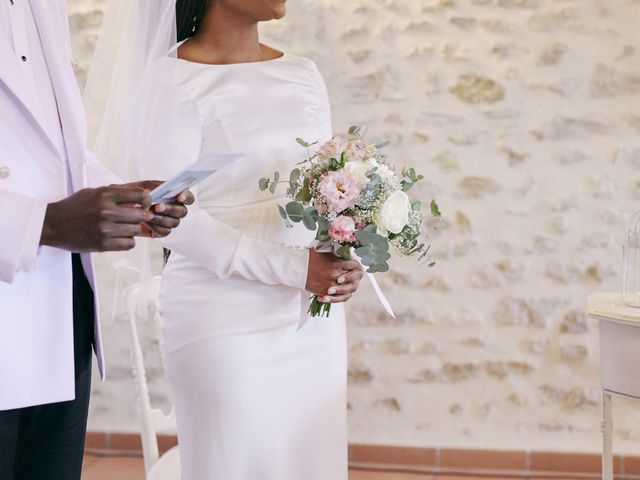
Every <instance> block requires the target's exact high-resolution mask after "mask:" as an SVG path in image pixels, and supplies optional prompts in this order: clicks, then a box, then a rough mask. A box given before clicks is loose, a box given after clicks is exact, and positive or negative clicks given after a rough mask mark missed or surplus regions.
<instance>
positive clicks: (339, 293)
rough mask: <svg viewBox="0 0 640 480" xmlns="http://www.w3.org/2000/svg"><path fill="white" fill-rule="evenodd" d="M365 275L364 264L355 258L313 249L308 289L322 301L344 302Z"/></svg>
mask: <svg viewBox="0 0 640 480" xmlns="http://www.w3.org/2000/svg"><path fill="white" fill-rule="evenodd" d="M363 275H364V272H363V270H362V266H361V265H360V263H358V262H356V261H355V260H342V259H340V258H338V257H336V256H335V255H334V254H333V253H320V252H316V251H315V250H311V252H310V254H309V270H308V273H307V286H306V289H307V290H308V291H309V292H311V293H313V294H315V295H317V296H318V299H319V300H320V301H321V302H325V303H329V302H330V303H342V302H346V301H347V300H349V299H350V298H351V296H352V295H353V294H354V293H355V291H356V290H357V289H358V285H359V284H360V280H361V279H362V276H363Z"/></svg>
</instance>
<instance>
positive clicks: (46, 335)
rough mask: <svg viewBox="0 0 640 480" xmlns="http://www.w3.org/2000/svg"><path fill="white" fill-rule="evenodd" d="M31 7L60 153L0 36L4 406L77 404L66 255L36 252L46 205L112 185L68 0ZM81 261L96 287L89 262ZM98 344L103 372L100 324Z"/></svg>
mask: <svg viewBox="0 0 640 480" xmlns="http://www.w3.org/2000/svg"><path fill="white" fill-rule="evenodd" d="M30 2H31V5H32V9H33V13H34V17H35V19H36V24H37V28H38V33H39V35H40V38H41V40H42V44H43V50H44V56H45V58H46V63H47V67H48V69H49V71H50V75H51V81H52V83H53V88H54V92H55V96H56V101H57V103H58V110H59V114H60V120H61V124H62V131H63V135H64V145H65V149H66V155H65V154H64V152H60V151H59V148H57V147H56V145H55V142H54V141H53V140H52V138H53V135H52V132H49V131H47V128H46V126H45V124H44V122H42V121H41V119H39V118H38V114H37V111H38V109H37V103H36V95H35V94H34V92H33V90H32V86H31V83H30V82H29V81H27V78H26V76H25V73H24V72H23V70H22V68H21V61H20V58H19V57H18V56H17V55H16V53H15V52H14V50H13V48H12V46H11V45H8V44H7V42H6V41H5V40H3V39H0V410H9V409H14V408H20V407H27V406H32V405H39V404H45V403H52V402H59V401H65V400H71V399H73V398H74V362H73V311H72V272H71V255H70V254H69V253H68V252H65V251H62V250H58V249H54V248H48V247H40V246H39V239H40V234H41V231H42V224H43V219H44V214H45V210H46V205H47V203H49V202H52V201H57V200H60V199H62V198H64V197H66V196H67V195H68V192H69V191H78V190H80V189H82V188H85V187H88V186H99V185H105V184H108V183H113V182H115V181H117V179H116V178H115V177H114V176H113V175H112V174H111V173H110V172H108V171H107V170H106V169H105V168H104V167H102V166H101V165H100V164H99V162H98V161H97V160H96V159H95V158H94V157H93V156H92V155H91V154H90V153H89V152H87V150H86V131H85V130H86V127H85V116H84V111H83V105H82V99H81V96H80V92H79V90H78V86H77V83H76V79H75V76H74V70H73V58H72V55H71V48H70V40H69V29H68V21H67V14H66V7H65V0H30ZM67 159H68V167H67ZM69 171H70V174H69ZM68 178H70V179H71V185H70V186H69V185H68ZM82 261H83V265H84V268H85V272H86V274H87V277H88V278H89V281H90V282H91V283H92V284H94V275H93V263H92V260H91V256H90V255H83V256H82ZM94 287H95V285H94ZM94 290H95V288H94ZM96 306H97V302H96ZM95 339H96V342H95V344H96V353H97V357H98V365H99V367H100V371H101V373H102V374H103V375H104V357H103V354H102V345H101V342H100V327H99V321H98V320H97V319H96V329H95Z"/></svg>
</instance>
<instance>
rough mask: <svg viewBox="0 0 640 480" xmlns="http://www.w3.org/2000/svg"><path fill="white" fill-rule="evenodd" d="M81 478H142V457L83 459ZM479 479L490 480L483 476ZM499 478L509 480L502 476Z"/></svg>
mask: <svg viewBox="0 0 640 480" xmlns="http://www.w3.org/2000/svg"><path fill="white" fill-rule="evenodd" d="M427 479H428V480H480V479H474V478H473V477H455V476H445V475H442V476H433V475H428V474H425V475H418V474H412V473H387V472H369V471H363V470H354V471H351V472H350V473H349V480H427ZM82 480H144V467H143V465H142V459H141V458H138V457H96V456H92V455H87V456H86V457H85V459H84V469H83V473H82ZM481 480H492V479H490V478H487V477H483V478H482V479H481ZM500 480H509V479H505V478H504V477H503V478H501V479H500Z"/></svg>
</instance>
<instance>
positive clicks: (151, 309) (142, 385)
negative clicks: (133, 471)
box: [124, 277, 176, 472]
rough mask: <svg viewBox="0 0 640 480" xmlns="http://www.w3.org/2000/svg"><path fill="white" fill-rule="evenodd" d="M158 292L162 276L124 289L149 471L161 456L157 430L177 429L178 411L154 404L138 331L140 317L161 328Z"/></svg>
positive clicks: (141, 434) (141, 431)
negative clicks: (159, 407) (166, 410)
mask: <svg viewBox="0 0 640 480" xmlns="http://www.w3.org/2000/svg"><path fill="white" fill-rule="evenodd" d="M159 292H160V277H153V278H152V279H151V280H150V281H149V282H147V283H145V284H136V285H133V286H131V287H129V288H128V289H127V290H126V291H125V292H124V296H125V302H126V308H127V317H128V321H129V327H130V337H131V365H132V370H133V377H134V380H135V383H136V389H137V394H138V405H139V408H140V420H141V425H140V437H141V440H142V453H143V456H144V466H145V471H146V472H149V471H150V469H151V468H152V467H153V466H154V465H155V464H156V462H157V461H158V460H159V458H160V453H159V450H158V439H157V434H158V433H160V432H166V431H175V429H176V420H175V413H174V412H173V410H172V411H171V413H170V414H169V415H165V414H164V412H163V411H162V410H161V409H158V408H153V407H152V406H151V400H150V398H149V388H148V386H147V375H146V371H145V367H144V354H143V352H142V347H141V345H140V337H139V335H138V324H137V322H138V320H143V319H146V320H148V319H149V318H150V317H151V320H152V321H153V322H154V327H155V331H156V332H159V329H158V315H159V314H158V297H159Z"/></svg>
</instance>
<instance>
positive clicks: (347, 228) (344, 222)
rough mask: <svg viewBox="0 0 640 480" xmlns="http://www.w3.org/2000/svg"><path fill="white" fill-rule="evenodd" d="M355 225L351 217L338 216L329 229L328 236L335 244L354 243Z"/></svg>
mask: <svg viewBox="0 0 640 480" xmlns="http://www.w3.org/2000/svg"><path fill="white" fill-rule="evenodd" d="M355 231H356V224H355V223H354V222H353V219H352V218H351V217H347V216H345V215H340V216H339V217H338V218H336V219H335V220H334V221H333V222H332V223H331V226H330V227H329V235H330V236H331V238H333V239H334V240H335V241H337V242H353V241H355V239H356V237H355Z"/></svg>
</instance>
